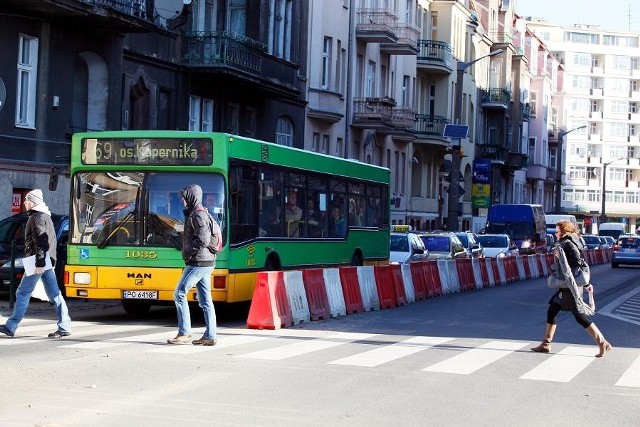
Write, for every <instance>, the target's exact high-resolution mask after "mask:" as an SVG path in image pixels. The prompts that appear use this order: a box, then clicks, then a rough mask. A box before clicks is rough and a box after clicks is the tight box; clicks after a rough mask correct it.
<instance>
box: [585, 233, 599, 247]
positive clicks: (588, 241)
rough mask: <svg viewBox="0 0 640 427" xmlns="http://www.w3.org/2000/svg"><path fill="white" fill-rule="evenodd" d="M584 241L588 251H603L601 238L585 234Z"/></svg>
mask: <svg viewBox="0 0 640 427" xmlns="http://www.w3.org/2000/svg"><path fill="white" fill-rule="evenodd" d="M582 239H583V240H584V243H585V245H586V246H587V249H598V250H599V249H603V246H602V242H600V238H599V237H598V236H596V235H595V234H583V235H582Z"/></svg>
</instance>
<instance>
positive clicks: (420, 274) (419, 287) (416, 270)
mask: <svg viewBox="0 0 640 427" xmlns="http://www.w3.org/2000/svg"><path fill="white" fill-rule="evenodd" d="M425 266H426V262H424V261H420V262H411V263H409V268H410V269H411V281H412V282H413V289H414V290H415V293H416V301H419V300H421V299H426V298H427V276H426V274H425Z"/></svg>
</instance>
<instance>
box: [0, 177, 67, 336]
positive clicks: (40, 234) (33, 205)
mask: <svg viewBox="0 0 640 427" xmlns="http://www.w3.org/2000/svg"><path fill="white" fill-rule="evenodd" d="M24 207H25V209H27V213H28V214H29V219H28V220H27V225H26V227H25V237H24V255H25V257H29V256H35V265H36V268H35V274H32V275H30V276H27V275H26V273H25V275H24V276H22V280H21V281H20V285H19V286H18V290H17V291H16V303H15V306H14V308H13V314H11V317H10V318H9V319H7V322H6V323H5V324H4V325H0V333H3V334H5V335H7V336H9V337H13V335H14V334H15V332H16V329H18V325H19V324H20V322H21V321H22V318H23V317H24V315H25V313H26V312H27V309H28V308H29V300H30V299H31V294H32V293H33V289H34V288H35V287H36V283H37V282H38V279H42V283H43V284H44V289H45V292H46V293H47V297H48V298H49V301H50V302H52V303H53V306H54V307H55V309H56V314H57V315H58V329H56V330H55V331H54V332H51V333H50V334H49V338H62V337H66V336H68V335H70V334H71V318H70V317H69V310H68V309H67V304H66V303H65V301H64V297H63V296H62V292H60V288H59V287H58V281H57V279H56V274H55V272H54V269H53V268H49V269H46V266H47V262H46V261H47V259H46V258H47V257H49V258H50V259H51V264H50V266H51V267H55V265H56V248H57V246H58V243H57V240H56V231H55V228H54V227H53V222H52V221H51V212H50V211H49V208H48V207H47V205H46V204H45V203H44V200H43V196H42V190H39V189H35V190H33V191H30V192H29V193H27V195H26V197H25V200H24Z"/></svg>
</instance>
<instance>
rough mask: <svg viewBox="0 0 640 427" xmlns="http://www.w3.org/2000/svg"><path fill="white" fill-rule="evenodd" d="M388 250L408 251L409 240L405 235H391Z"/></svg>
mask: <svg viewBox="0 0 640 427" xmlns="http://www.w3.org/2000/svg"><path fill="white" fill-rule="evenodd" d="M389 250H390V251H391V252H409V241H408V240H407V236H405V235H401V236H394V235H391V241H390V243H389Z"/></svg>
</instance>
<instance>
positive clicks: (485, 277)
mask: <svg viewBox="0 0 640 427" xmlns="http://www.w3.org/2000/svg"><path fill="white" fill-rule="evenodd" d="M479 261H480V262H479V264H480V276H481V277H482V287H483V288H488V287H489V271H488V270H487V262H486V261H485V259H484V258H480V260H479Z"/></svg>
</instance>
